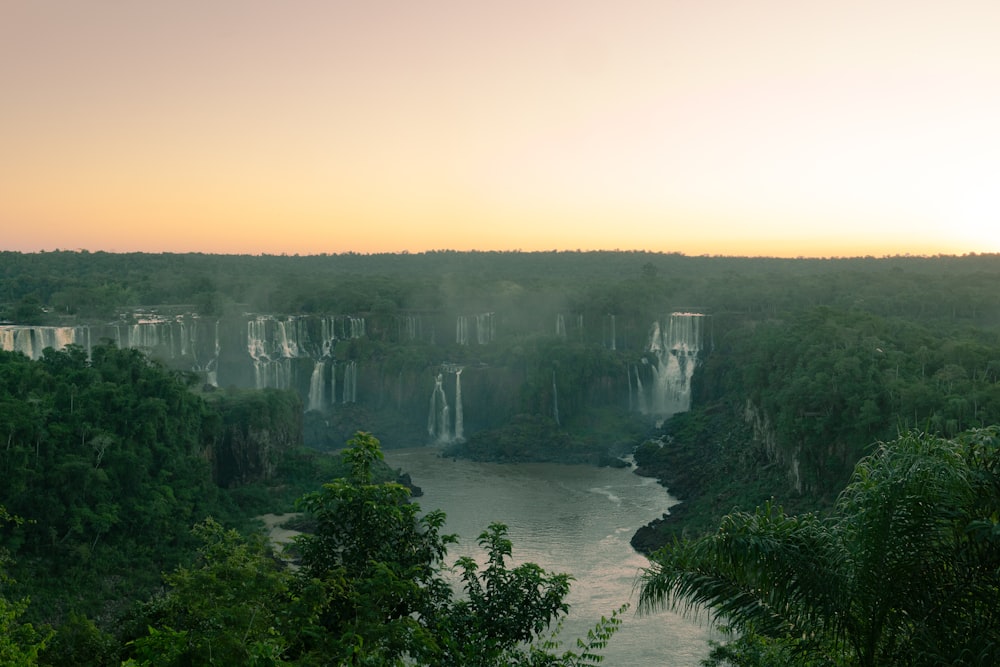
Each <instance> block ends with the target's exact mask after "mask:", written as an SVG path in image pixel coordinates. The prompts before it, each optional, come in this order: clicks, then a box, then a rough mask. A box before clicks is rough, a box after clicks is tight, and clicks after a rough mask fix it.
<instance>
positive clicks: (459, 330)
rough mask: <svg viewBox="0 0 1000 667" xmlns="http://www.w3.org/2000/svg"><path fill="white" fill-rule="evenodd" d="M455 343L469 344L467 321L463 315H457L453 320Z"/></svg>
mask: <svg viewBox="0 0 1000 667" xmlns="http://www.w3.org/2000/svg"><path fill="white" fill-rule="evenodd" d="M455 342H456V343H458V344H459V345H468V344H469V321H468V319H466V317H465V315H459V316H458V319H456V320H455Z"/></svg>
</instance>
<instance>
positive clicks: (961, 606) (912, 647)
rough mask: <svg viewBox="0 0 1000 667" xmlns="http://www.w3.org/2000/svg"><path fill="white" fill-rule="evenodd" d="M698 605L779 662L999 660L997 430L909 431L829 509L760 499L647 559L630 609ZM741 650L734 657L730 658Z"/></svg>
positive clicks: (867, 461) (749, 656)
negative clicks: (808, 509)
mask: <svg viewBox="0 0 1000 667" xmlns="http://www.w3.org/2000/svg"><path fill="white" fill-rule="evenodd" d="M663 606H670V607H674V608H681V609H684V610H687V611H697V610H699V609H703V608H704V609H707V610H709V612H710V613H711V614H712V615H713V616H714V617H716V618H717V619H719V620H721V621H723V622H725V623H727V624H729V626H730V627H732V628H733V629H734V630H736V631H737V632H739V633H741V635H742V636H741V638H740V640H739V642H738V645H739V646H741V647H742V648H743V650H744V652H743V653H742V654H739V653H737V652H735V651H734V650H732V649H730V650H729V651H728V653H726V656H727V657H728V659H730V660H736V662H735V664H740V665H752V664H766V663H764V662H758V661H759V660H761V659H762V658H761V656H762V655H765V653H763V652H762V651H747V650H746V649H747V648H748V647H753V646H757V647H758V648H760V646H766V647H767V650H768V651H770V653H766V655H770V656H771V659H773V656H774V655H775V653H774V652H775V651H780V652H781V654H782V655H785V659H786V660H788V663H787V664H793V662H794V664H803V665H807V664H808V665H813V664H815V665H820V664H829V665H861V666H866V667H867V666H873V665H906V666H916V665H944V664H963V665H993V664H997V661H998V660H1000V630H998V628H1000V430H998V429H997V428H989V429H982V430H976V431H972V432H969V433H966V434H962V435H961V436H959V437H956V438H954V439H943V438H941V437H937V436H932V435H927V434H922V433H917V432H908V433H905V434H903V435H901V436H900V437H899V438H897V439H896V440H893V441H890V442H885V443H882V444H881V445H880V446H879V448H878V450H877V451H876V452H875V453H873V454H871V455H870V456H868V457H865V458H864V459H863V460H862V461H860V462H859V463H858V465H857V467H856V468H855V472H854V475H853V477H852V479H851V482H850V483H849V484H848V486H847V488H846V489H845V490H844V491H843V493H842V494H841V495H840V498H839V499H838V501H837V504H836V507H835V511H834V512H833V513H832V514H831V515H830V516H829V517H820V516H818V515H816V514H803V515H798V516H789V515H786V514H785V513H784V512H782V511H781V510H780V509H779V508H776V507H774V506H771V505H768V506H765V507H762V508H759V509H758V510H757V511H756V512H752V513H746V512H738V513H735V514H731V515H728V516H726V517H725V518H724V519H723V521H722V523H721V525H720V526H719V528H718V530H717V531H716V532H714V533H711V534H709V535H706V536H704V537H701V538H698V539H694V540H687V541H678V542H675V543H674V544H672V545H670V546H667V547H665V548H663V549H662V550H660V551H658V552H657V553H655V554H653V556H652V565H651V567H650V569H649V570H647V571H646V572H645V574H644V576H643V580H642V585H641V595H640V607H641V609H643V610H645V611H650V610H653V609H657V608H660V607H663ZM739 655H742V658H739V659H737V658H738V656H739Z"/></svg>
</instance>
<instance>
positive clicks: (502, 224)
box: [0, 0, 1000, 257]
mask: <svg viewBox="0 0 1000 667" xmlns="http://www.w3.org/2000/svg"><path fill="white" fill-rule="evenodd" d="M805 4H806V3H798V2H794V1H793V0H765V1H764V2H760V3H753V5H752V6H751V5H746V6H743V5H737V4H735V3H734V4H732V5H730V4H725V3H723V4H713V3H696V4H692V3H682V2H670V1H669V0H663V1H662V2H648V1H639V0H634V1H630V2H625V3H615V4H614V5H612V4H611V3H605V2H596V1H590V2H586V1H585V2H569V1H568V0H559V1H554V2H551V3H544V4H543V5H538V3H530V2H523V1H517V2H511V3H506V4H504V5H496V6H494V5H488V4H483V3H466V2H461V1H459V0H437V1H434V2H430V3H423V4H421V5H420V6H416V5H412V4H411V3H402V2H396V1H391V0H389V1H387V2H385V3H358V4H355V3H337V2H319V1H312V0H309V1H306V2H303V3H299V4H296V5H295V7H294V8H292V7H289V6H288V5H284V4H279V3H274V2H267V1H265V0H244V1H241V2H235V0H218V1H215V2H211V3H204V4H199V5H198V6H197V7H194V6H189V5H177V4H176V3H168V2H163V1H153V2H149V3H114V2H111V3H74V2H70V1H69V0H48V1H46V2H37V3H8V4H6V5H4V6H2V7H0V86H2V87H0V90H3V91H4V103H3V104H0V146H2V147H3V149H2V151H0V229H2V230H3V231H2V236H0V249H2V250H19V251H24V252H33V251H39V250H55V249H57V248H61V249H87V250H91V251H101V250H104V251H111V252H132V251H143V252H210V253H233V254H237V253H238V254H290V255H291V254H300V255H307V254H321V253H341V252H360V253H376V252H404V251H406V252H422V251H427V250H441V249H453V250H518V249H519V250H525V251H548V250H577V249H579V250H614V249H622V250H650V251H657V252H680V253H683V254H686V255H750V256H773V257H797V256H803V257H835V256H839V257H844V256H865V255H873V256H885V255H905V254H911V255H936V254H955V255H960V254H967V253H995V252H1000V188H998V187H997V183H998V182H1000V124H998V123H997V122H996V118H1000V40H996V39H995V36H994V34H993V32H994V30H993V28H994V27H995V26H996V25H1000V5H996V4H994V3H987V2H977V1H975V0H960V1H956V2H953V3H948V4H947V5H938V6H934V7H931V6H924V5H920V6H916V5H915V4H914V3H907V2H903V1H902V0H884V1H883V2H879V3H869V2H861V1H860V0H848V1H847V2H843V3H836V5H823V6H815V7H807V6H805ZM928 4H930V3H928Z"/></svg>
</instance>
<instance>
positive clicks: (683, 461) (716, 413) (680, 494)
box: [632, 406, 829, 555]
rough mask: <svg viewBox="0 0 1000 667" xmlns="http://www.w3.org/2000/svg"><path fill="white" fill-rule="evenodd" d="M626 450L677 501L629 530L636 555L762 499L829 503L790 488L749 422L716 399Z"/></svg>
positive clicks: (801, 508)
mask: <svg viewBox="0 0 1000 667" xmlns="http://www.w3.org/2000/svg"><path fill="white" fill-rule="evenodd" d="M634 456H635V461H636V465H637V468H636V473H637V474H639V475H643V476H646V477H653V478H655V479H656V480H657V482H659V483H660V484H661V485H663V486H664V487H665V488H666V489H667V490H668V491H669V492H670V495H672V496H673V497H675V498H677V499H678V500H680V501H681V502H680V504H678V505H675V506H673V507H671V508H670V510H669V512H667V513H665V514H664V515H663V516H662V517H660V518H658V519H654V520H653V521H651V522H649V523H648V524H646V525H645V526H643V527H642V528H640V529H639V530H637V531H636V533H635V534H634V535H633V536H632V546H633V548H634V549H636V551H639V552H640V553H642V554H646V555H649V554H651V553H652V552H654V551H656V550H657V549H659V548H661V547H663V546H665V545H667V544H670V543H671V542H673V541H674V540H675V539H683V538H689V537H697V536H699V535H703V534H705V533H707V532H710V531H713V530H715V528H716V527H717V526H718V525H719V520H720V519H721V518H722V517H723V516H725V515H726V514H729V513H731V512H735V511H753V510H754V509H755V508H756V507H758V506H760V505H763V504H764V503H765V502H767V501H772V502H775V503H777V504H778V505H781V506H782V507H784V508H785V510H786V511H788V512H790V513H798V512H807V511H812V510H821V509H822V508H823V507H825V506H828V505H829V499H824V498H805V497H803V496H802V494H800V493H798V492H796V491H795V489H794V488H793V486H792V484H791V481H790V480H789V478H788V476H787V475H786V474H785V472H784V470H783V469H781V468H780V467H779V466H777V465H775V464H773V463H771V462H769V461H768V458H767V456H766V453H765V451H764V449H763V447H762V445H761V444H760V443H757V442H756V441H755V440H754V438H753V432H752V429H751V428H750V426H749V425H747V424H746V423H745V422H744V421H743V420H741V419H739V418H738V416H737V415H736V414H735V413H734V412H733V411H730V410H727V409H726V408H724V407H722V406H709V407H706V408H699V409H695V410H691V411H690V412H685V413H681V414H677V415H674V416H673V417H672V418H670V419H669V420H667V422H666V423H665V424H664V425H663V428H662V429H661V431H659V432H658V433H657V434H656V435H655V436H654V437H652V438H649V439H647V440H645V441H644V442H643V443H642V444H640V445H639V446H638V447H637V448H636V450H635V454H634Z"/></svg>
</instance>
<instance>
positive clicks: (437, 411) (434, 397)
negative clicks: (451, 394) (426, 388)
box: [427, 373, 451, 443]
mask: <svg viewBox="0 0 1000 667" xmlns="http://www.w3.org/2000/svg"><path fill="white" fill-rule="evenodd" d="M448 421H449V411H448V397H447V396H445V394H444V373H438V374H437V376H435V378H434V391H433V392H432V393H431V404H430V409H429V410H428V412H427V435H428V437H429V438H430V439H431V441H432V442H439V443H447V442H450V441H451V431H450V424H449V423H448Z"/></svg>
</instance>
